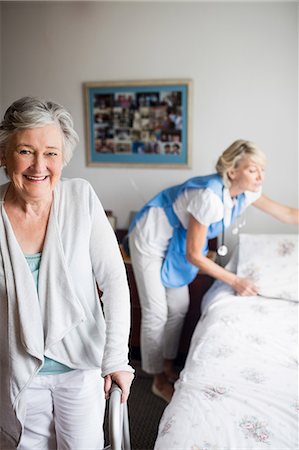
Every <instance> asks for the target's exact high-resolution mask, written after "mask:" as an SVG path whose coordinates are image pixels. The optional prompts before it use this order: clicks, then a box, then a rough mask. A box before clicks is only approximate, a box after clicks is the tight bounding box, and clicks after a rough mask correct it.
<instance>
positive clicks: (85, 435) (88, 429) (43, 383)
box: [18, 370, 105, 450]
mask: <svg viewBox="0 0 299 450" xmlns="http://www.w3.org/2000/svg"><path fill="white" fill-rule="evenodd" d="M25 395H26V401H27V409H26V418H25V425H24V432H23V434H22V438H21V442H20V444H19V446H18V450H56V449H57V450H100V449H102V448H103V447H104V438H103V422H104V413H105V398H104V388H103V378H102V377H101V373H100V370H72V371H71V372H67V373H63V374H60V375H37V376H36V377H35V378H34V379H33V381H32V383H31V385H30V386H29V387H28V389H27V391H26V394H25Z"/></svg>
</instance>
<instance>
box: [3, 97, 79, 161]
mask: <svg viewBox="0 0 299 450" xmlns="http://www.w3.org/2000/svg"><path fill="white" fill-rule="evenodd" d="M53 123H54V124H57V125H58V126H59V127H60V129H61V131H62V135H63V162H64V165H66V164H68V163H69V161H70V160H71V158H72V156H73V152H74V149H75V146H76V145H77V143H78V141H79V138H78V135H77V133H76V131H75V130H74V125H73V119H72V116H71V115H70V113H69V112H68V111H67V110H66V109H65V108H64V107H63V106H61V105H59V104H58V103H54V102H52V101H44V100H41V99H38V98H35V97H22V98H20V99H19V100H16V101H15V102H13V103H12V104H11V105H10V107H9V108H8V109H7V110H6V112H5V114H4V117H3V120H2V122H1V123H0V149H4V151H5V147H6V145H7V143H8V141H9V139H10V137H11V136H12V135H13V134H14V133H15V132H17V131H19V130H22V129H26V128H39V127H43V126H45V125H49V124H53Z"/></svg>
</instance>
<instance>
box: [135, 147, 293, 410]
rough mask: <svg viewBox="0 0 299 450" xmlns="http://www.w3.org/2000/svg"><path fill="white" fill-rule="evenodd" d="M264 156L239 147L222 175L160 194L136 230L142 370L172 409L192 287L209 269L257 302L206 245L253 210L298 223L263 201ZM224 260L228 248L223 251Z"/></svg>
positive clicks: (223, 162) (223, 164)
mask: <svg viewBox="0 0 299 450" xmlns="http://www.w3.org/2000/svg"><path fill="white" fill-rule="evenodd" d="M265 162H266V158H265V155H264V153H263V152H262V151H261V150H260V149H259V148H258V147H257V146H256V145H255V144H253V143H252V142H249V141H245V140H237V141H235V142H233V143H232V144H231V145H230V146H229V147H228V148H227V149H226V150H225V151H224V152H223V153H222V155H221V156H220V157H219V159H218V161H217V164H216V171H217V172H216V173H214V174H211V175H207V176H199V177H194V178H191V179H189V180H187V181H186V182H184V183H182V184H180V185H176V186H173V187H170V188H168V189H165V190H163V191H161V192H160V193H158V194H157V195H156V196H155V197H153V198H152V199H151V200H150V201H149V202H148V203H146V204H145V205H144V207H143V208H142V209H141V210H140V211H139V212H138V213H137V214H136V216H135V218H134V220H133V222H132V223H131V225H130V230H129V232H130V236H129V245H130V254H131V259H132V265H133V270H134V274H135V278H136V283H137V288H138V294H139V299H140V304H141V310H142V323H141V356H142V368H143V370H144V371H145V372H147V373H149V374H152V375H153V384H152V392H153V393H154V394H155V395H157V396H159V397H161V398H162V399H164V400H165V401H167V402H169V401H170V399H171V397H172V394H173V382H174V381H175V380H176V379H177V378H178V374H177V373H176V371H175V368H174V360H175V358H176V356H177V351H178V346H179V340H180V335H181V330H182V327H183V323H184V319H185V315H186V313H187V311H188V306H189V290H188V284H189V283H191V282H192V280H193V279H194V278H195V277H196V275H197V273H198V271H199V270H203V271H204V272H205V273H207V274H208V275H210V276H212V277H213V278H215V279H218V280H221V281H223V282H225V283H227V284H228V285H230V286H232V287H233V288H234V290H235V291H236V293H237V294H238V295H255V294H257V287H256V286H255V285H254V283H253V282H252V281H250V280H248V279H246V278H241V277H238V276H237V275H236V274H234V273H232V272H229V271H228V270H226V269H224V268H222V267H221V266H219V265H218V264H216V263H215V262H213V261H212V260H211V259H209V258H207V256H206V255H207V252H208V240H209V239H212V238H215V237H216V236H218V235H220V234H221V233H222V232H223V231H224V229H225V228H227V227H229V226H230V225H231V224H233V223H234V222H235V220H236V218H237V217H238V216H240V215H241V214H242V213H243V211H244V210H245V209H246V208H247V207H248V206H249V205H251V204H253V205H254V206H256V207H257V208H259V209H260V210H262V211H263V212H265V213H267V214H270V215H271V216H272V217H274V218H275V219H278V220H280V221H282V222H285V223H289V224H296V223H299V219H298V210H297V209H295V208H291V207H288V206H284V205H282V204H280V203H277V202H275V201H273V200H270V199H269V198H268V197H266V196H265V195H264V194H262V183H263V180H264V168H265ZM219 250H220V253H221V250H222V254H223V253H225V248H223V247H222V249H219Z"/></svg>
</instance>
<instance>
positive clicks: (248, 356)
mask: <svg viewBox="0 0 299 450" xmlns="http://www.w3.org/2000/svg"><path fill="white" fill-rule="evenodd" d="M297 307H298V303H297V302H294V301H288V300H282V299H277V298H276V299H272V298H265V297H261V296H257V297H239V296H235V295H233V293H232V291H231V290H230V288H229V287H228V286H225V285H223V284H222V283H219V282H216V283H214V285H213V287H212V288H211V289H210V291H209V292H208V294H207V295H206V297H205V306H204V308H203V316H202V318H201V320H200V321H199V323H198V325H197V327H196V329H195V331H194V335H193V338H192V342H191V347H190V351H189V355H188V357H187V361H186V364H185V368H184V369H183V371H182V372H181V376H180V379H179V380H178V381H177V382H176V384H175V393H174V396H173V399H172V401H171V403H170V404H169V405H168V406H167V408H166V409H165V411H164V414H163V416H162V419H161V422H160V426H159V433H158V437H157V441H156V444H155V450H166V449H169V450H179V449H180V450H181V449H186V450H187V449H188V450H245V449H246V450H258V449H269V450H296V449H298V422H297V412H298V361H297V341H298V336H297V331H298V312H297Z"/></svg>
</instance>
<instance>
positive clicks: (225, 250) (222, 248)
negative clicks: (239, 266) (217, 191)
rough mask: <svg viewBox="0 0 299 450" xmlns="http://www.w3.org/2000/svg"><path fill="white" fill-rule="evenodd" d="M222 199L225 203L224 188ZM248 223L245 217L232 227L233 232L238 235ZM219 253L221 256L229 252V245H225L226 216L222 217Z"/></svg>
mask: <svg viewBox="0 0 299 450" xmlns="http://www.w3.org/2000/svg"><path fill="white" fill-rule="evenodd" d="M222 201H223V204H224V199H223V189H222ZM245 224H246V220H245V217H244V218H243V220H242V222H240V223H237V224H236V225H235V226H234V228H232V231H231V232H232V234H234V235H236V234H238V233H239V231H240V228H242V227H244V226H245ZM216 252H217V255H219V256H226V255H227V254H228V247H227V245H225V226H224V218H223V219H222V237H221V245H219V247H218V248H217V250H216Z"/></svg>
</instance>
